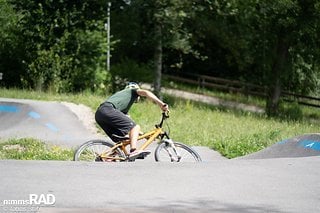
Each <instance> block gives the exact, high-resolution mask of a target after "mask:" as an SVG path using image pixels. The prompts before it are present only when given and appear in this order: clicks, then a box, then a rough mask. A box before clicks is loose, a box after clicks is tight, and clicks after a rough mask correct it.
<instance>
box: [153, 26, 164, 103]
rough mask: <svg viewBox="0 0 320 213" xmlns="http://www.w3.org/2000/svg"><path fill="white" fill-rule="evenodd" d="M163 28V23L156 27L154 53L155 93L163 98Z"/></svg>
mask: <svg viewBox="0 0 320 213" xmlns="http://www.w3.org/2000/svg"><path fill="white" fill-rule="evenodd" d="M161 37H162V30H161V25H159V24H158V25H157V26H156V29H155V41H156V44H155V54H154V72H155V76H154V84H153V86H154V93H155V95H157V96H158V97H159V98H161V97H160V96H161V78H162V40H161V39H162V38H161Z"/></svg>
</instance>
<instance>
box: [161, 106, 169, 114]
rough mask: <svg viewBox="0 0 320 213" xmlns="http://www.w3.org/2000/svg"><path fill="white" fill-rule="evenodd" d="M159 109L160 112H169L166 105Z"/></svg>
mask: <svg viewBox="0 0 320 213" xmlns="http://www.w3.org/2000/svg"><path fill="white" fill-rule="evenodd" d="M161 109H162V111H164V112H169V106H168V104H162V106H161Z"/></svg>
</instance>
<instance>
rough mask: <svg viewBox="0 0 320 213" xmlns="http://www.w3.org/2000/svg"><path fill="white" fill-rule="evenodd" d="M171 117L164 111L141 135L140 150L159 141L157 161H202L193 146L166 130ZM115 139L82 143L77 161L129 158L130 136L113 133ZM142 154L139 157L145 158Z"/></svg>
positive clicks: (77, 154) (77, 152) (75, 158)
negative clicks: (149, 128)
mask: <svg viewBox="0 0 320 213" xmlns="http://www.w3.org/2000/svg"><path fill="white" fill-rule="evenodd" d="M167 118H169V115H168V113H162V118H161V121H160V123H159V124H156V125H155V128H154V129H153V130H151V131H149V132H147V133H145V134H142V135H140V136H139V138H138V141H144V142H143V144H142V145H141V147H140V148H139V149H140V150H145V149H146V148H147V147H148V146H149V145H150V144H151V143H153V142H158V145H157V146H156V148H155V152H154V157H155V160H156V161H168V162H181V161H183V162H200V161H201V157H200V155H199V154H198V153H197V152H196V151H195V150H194V149H192V148H191V147H189V146H187V145H185V144H183V143H179V142H175V141H173V140H172V139H170V137H169V134H168V133H167V132H166V131H164V129H163V127H162V126H163V124H164V121H165V120H166V119H167ZM113 136H114V137H113V141H105V140H98V139H97V140H90V141H88V142H86V143H84V144H82V145H81V146H80V147H79V148H78V149H77V150H76V151H75V154H74V160H75V161H96V162H122V161H130V160H129V151H128V150H129V145H130V140H129V138H128V137H122V136H117V135H113ZM144 158H145V156H140V157H139V158H137V159H144Z"/></svg>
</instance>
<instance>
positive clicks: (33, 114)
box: [28, 111, 41, 119]
mask: <svg viewBox="0 0 320 213" xmlns="http://www.w3.org/2000/svg"><path fill="white" fill-rule="evenodd" d="M28 115H29V116H30V117H31V118H34V119H38V118H40V117H41V116H40V114H39V113H36V112H33V111H31V112H29V113H28Z"/></svg>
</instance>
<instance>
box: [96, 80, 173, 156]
mask: <svg viewBox="0 0 320 213" xmlns="http://www.w3.org/2000/svg"><path fill="white" fill-rule="evenodd" d="M140 96H143V97H147V98H148V99H150V100H152V101H153V102H155V103H156V104H158V105H159V107H160V108H161V110H163V111H169V107H168V105H167V104H166V103H164V102H162V101H161V100H160V99H159V98H158V97H157V96H156V95H154V94H153V93H152V92H150V91H148V90H144V89H141V88H140V87H139V85H138V84H137V83H135V82H130V83H128V84H127V86H126V87H125V88H124V89H123V90H121V91H118V92H116V93H115V94H113V95H112V96H110V97H109V98H107V100H106V101H105V102H103V103H102V104H101V105H100V106H99V107H98V109H97V111H96V114H95V119H96V122H97V123H98V124H99V126H100V127H101V128H102V129H103V130H104V131H105V133H106V134H107V135H108V136H109V137H110V138H111V139H112V140H114V141H117V137H116V136H126V135H128V136H129V138H130V154H129V160H134V159H136V158H138V157H140V156H141V155H147V154H150V151H143V150H137V140H138V136H139V133H140V126H139V125H138V124H136V123H135V122H134V121H133V120H132V119H131V118H130V117H129V116H128V115H127V113H128V111H129V110H130V108H131V106H132V104H133V103H134V102H137V101H138V100H139V98H140ZM115 135H116V136H115ZM118 141H119V140H118Z"/></svg>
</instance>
